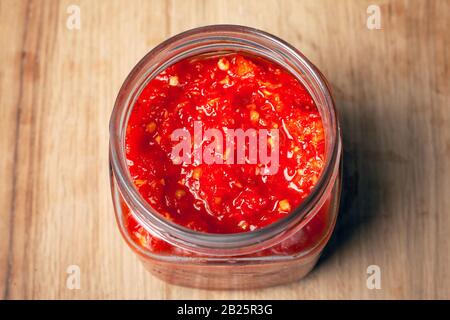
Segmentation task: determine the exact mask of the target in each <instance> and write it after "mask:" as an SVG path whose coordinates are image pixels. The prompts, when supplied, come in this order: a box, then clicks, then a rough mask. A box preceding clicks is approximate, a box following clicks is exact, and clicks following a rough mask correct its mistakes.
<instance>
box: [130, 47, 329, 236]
mask: <svg viewBox="0 0 450 320" xmlns="http://www.w3.org/2000/svg"><path fill="white" fill-rule="evenodd" d="M196 121H200V122H201V124H202V130H203V131H205V130H207V129H211V128H213V129H218V130H219V131H220V132H221V133H222V134H223V136H224V137H226V135H227V132H228V130H229V129H242V130H247V129H256V130H260V129H267V130H271V129H276V130H278V133H279V139H278V141H279V142H278V144H277V146H276V147H277V152H278V154H279V159H278V166H277V171H276V173H275V174H266V173H267V172H266V171H265V170H264V169H265V165H263V164H262V163H260V162H258V163H249V162H248V161H247V162H246V163H243V164H239V163H236V162H237V161H234V163H228V162H227V161H226V160H229V157H230V154H231V155H232V157H236V155H237V153H238V152H237V150H236V149H234V150H228V149H226V148H225V147H224V149H223V152H222V153H219V154H218V155H217V154H216V155H215V156H221V157H223V160H224V161H223V163H222V164H217V163H213V164H207V163H205V162H204V161H203V162H198V161H191V162H190V163H189V164H188V163H181V164H177V163H174V161H173V160H174V158H173V155H172V151H173V148H174V146H175V145H176V144H177V143H178V142H176V141H173V139H171V135H172V133H173V132H174V131H175V130H177V129H180V128H183V129H184V130H187V131H188V132H190V133H191V134H192V136H194V134H193V132H194V122H196ZM258 132H260V131H258ZM324 139H325V136H324V130H323V126H322V120H321V117H320V114H319V111H318V109H317V107H316V105H315V103H314V101H313V99H312V97H311V95H310V94H309V93H308V91H307V90H306V89H305V88H304V86H303V85H302V84H301V83H300V82H299V81H298V80H296V79H295V78H294V76H293V75H291V74H290V73H289V72H287V71H286V70H284V69H283V68H281V67H280V66H278V65H277V64H274V63H272V62H269V61H267V60H264V59H261V58H257V57H251V56H247V55H241V54H239V53H233V54H222V55H218V56H210V57H194V58H189V59H186V60H182V61H180V62H177V63H176V64H174V65H172V66H170V67H169V68H167V69H166V70H164V71H163V72H161V73H160V74H159V75H158V76H157V77H156V78H154V79H153V80H151V81H150V82H149V83H148V84H147V86H146V87H145V88H144V90H143V91H142V93H141V94H140V96H139V97H138V99H137V102H136V104H135V105H134V107H133V110H132V112H131V115H130V118H129V121H128V127H127V133H126V138H125V144H126V156H127V162H128V168H129V171H130V174H131V177H132V178H133V180H134V184H135V186H136V188H137V189H138V190H139V192H140V194H141V195H142V196H143V197H144V198H145V199H146V200H147V202H148V203H149V204H150V205H151V206H152V207H153V208H154V209H155V210H157V211H158V212H159V213H160V214H162V215H163V216H165V217H166V218H167V219H170V220H172V221H174V222H175V223H178V224H180V225H183V226H185V227H187V228H190V229H193V230H196V231H200V232H208V233H222V234H225V233H238V232H247V231H252V230H255V229H259V228H262V227H264V226H267V225H269V224H271V223H273V222H275V221H277V220H279V219H281V218H283V217H285V216H286V215H288V214H289V213H290V212H292V210H293V209H295V208H296V207H297V206H298V205H299V204H300V203H301V202H302V201H303V200H304V199H305V197H306V196H308V194H309V193H310V192H311V190H312V188H313V187H314V185H315V184H316V182H317V180H318V178H319V176H320V174H321V171H322V169H323V166H324V164H325V150H324V146H325V145H324V143H325V140H324ZM205 145H207V141H203V143H202V145H201V146H200V147H204V146H205ZM235 147H236V146H235ZM274 147H275V146H274V145H273V140H271V137H270V136H268V137H267V148H268V150H269V151H270V150H271V148H274ZM193 148H194V146H193ZM201 150H204V149H201ZM216 151H217V150H216ZM249 152H250V151H249V150H248V146H247V149H246V160H248V156H249V154H250V153H249ZM269 153H270V152H269ZM130 219H131V216H130ZM129 225H130V226H131V227H132V228H134V229H142V228H141V227H139V226H138V225H136V223H135V221H129ZM136 236H139V235H136Z"/></svg>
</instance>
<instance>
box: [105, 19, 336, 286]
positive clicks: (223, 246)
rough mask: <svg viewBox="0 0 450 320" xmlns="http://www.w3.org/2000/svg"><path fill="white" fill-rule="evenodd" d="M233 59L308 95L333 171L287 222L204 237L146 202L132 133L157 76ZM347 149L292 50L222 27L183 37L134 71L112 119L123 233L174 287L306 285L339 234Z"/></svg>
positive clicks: (317, 87)
mask: <svg viewBox="0 0 450 320" xmlns="http://www.w3.org/2000/svg"><path fill="white" fill-rule="evenodd" d="M230 51H231V52H235V51H239V52H244V53H246V54H251V55H255V56H260V57H263V58H265V59H268V60H270V61H273V62H275V63H277V64H279V65H280V66H282V67H284V68H285V69H286V70H288V71H289V72H291V73H292V74H293V75H294V76H295V77H296V78H297V79H298V80H299V81H300V82H301V83H302V84H303V85H304V86H305V87H306V89H307V90H308V91H309V93H310V94H311V96H312V97H313V99H314V101H315V103H316V106H317V108H318V110H319V112H320V114H321V117H322V122H323V127H324V131H325V156H326V163H325V167H324V169H323V171H322V174H321V176H320V178H319V180H318V182H317V184H316V185H315V187H314V188H313V189H312V191H311V193H310V194H309V195H308V197H307V198H306V199H305V200H304V201H303V202H302V203H301V205H300V206H299V207H298V208H296V209H295V210H294V211H293V212H292V213H291V214H289V215H287V216H286V217H285V218H283V219H281V220H279V221H277V222H275V223H273V224H270V225H269V226H266V227H264V228H261V229H257V230H254V231H249V232H244V233H237V234H209V233H201V232H196V231H193V230H190V229H187V228H185V227H183V226H180V225H177V224H174V223H172V222H170V221H169V220H167V219H165V218H164V217H162V216H161V215H159V214H158V213H157V212H155V211H154V209H153V208H152V207H151V206H150V205H149V204H148V203H147V202H146V201H145V199H144V198H142V196H141V195H140V194H139V192H138V190H137V189H136V187H135V186H134V183H133V180H132V179H131V176H130V174H129V171H128V167H127V162H126V161H127V160H126V153H125V133H126V128H127V121H128V117H129V115H130V112H131V110H132V108H133V105H134V103H135V101H136V99H137V97H138V96H139V94H140V92H141V91H142V89H143V88H144V87H145V85H146V84H147V83H148V82H149V81H150V80H151V79H153V78H154V77H155V76H156V75H157V74H159V73H160V72H161V71H163V70H164V69H166V68H167V67H168V66H170V65H172V64H173V63H175V62H178V61H180V60H182V59H184V58H187V57H191V56H197V55H200V54H211V53H219V52H220V53H222V52H230ZM341 148H342V147H341V135H340V128H339V123H338V120H337V115H336V110H335V106H334V102H333V99H332V97H331V94H330V90H329V88H328V86H327V83H326V80H325V78H324V77H323V75H322V74H321V73H320V71H319V70H318V69H317V68H316V67H315V66H314V65H312V63H311V62H309V61H308V60H307V59H306V58H305V57H304V56H303V55H302V54H301V53H300V52H299V51H297V50H296V49H295V48H293V47H292V46H291V45H289V44H288V43H286V42H284V41H283V40H280V39H278V38H276V37H274V36H272V35H270V34H268V33H265V32H262V31H259V30H256V29H252V28H248V27H243V26H232V25H215V26H207V27H201V28H197V29H193V30H189V31H186V32H183V33H181V34H179V35H176V36H174V37H172V38H170V39H168V40H166V41H165V42H163V43H162V44H160V45H159V46H157V47H156V48H154V49H153V50H152V51H150V52H149V53H148V54H147V55H146V56H145V57H144V58H143V59H142V60H141V61H140V62H139V63H138V64H137V65H136V66H135V67H134V69H133V70H132V71H131V73H130V74H129V75H128V77H127V79H126V80H125V82H124V84H123V85H122V88H121V89H120V91H119V94H118V97H117V100H116V103H115V106H114V110H113V112H112V115H111V121H110V169H111V190H112V197H113V201H114V207H115V214H116V220H117V223H118V226H119V230H120V232H121V233H122V236H123V238H124V239H125V241H126V243H127V244H128V245H129V246H130V247H131V248H132V249H133V251H134V252H135V253H136V254H137V255H138V256H139V258H140V259H141V260H142V262H143V263H144V265H145V267H146V268H147V269H148V270H149V271H150V272H151V273H153V274H154V275H156V276H157V277H159V278H161V279H163V280H165V281H167V282H169V283H172V284H178V285H182V286H189V287H199V288H210V289H233V288H255V287H264V286H271V285H277V284H281V283H288V282H292V281H295V280H298V279H300V278H302V277H304V276H305V275H306V274H307V273H308V272H309V271H310V270H311V269H312V268H313V267H314V265H315V263H316V262H317V260H318V258H319V256H320V253H321V252H322V250H323V248H324V246H325V245H326V243H327V242H328V240H329V238H330V236H331V233H332V231H333V228H334V226H335V222H336V218H337V211H338V204H339V197H340V182H341V173H340V172H341ZM130 223H132V224H134V228H136V227H138V228H143V230H145V232H146V234H147V236H146V237H145V239H138V238H136V237H135V236H133V234H132V233H131V232H130ZM141 241H145V242H146V243H147V245H146V246H143V245H141V244H142V243H141ZM148 243H151V245H148ZM149 248H150V249H149Z"/></svg>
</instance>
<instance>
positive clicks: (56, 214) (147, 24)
mask: <svg viewBox="0 0 450 320" xmlns="http://www.w3.org/2000/svg"><path fill="white" fill-rule="evenodd" d="M73 4H74V5H78V6H79V8H80V14H81V15H80V17H81V27H80V29H79V30H78V29H70V28H67V25H66V22H67V19H68V17H69V15H70V14H68V12H67V10H68V7H69V6H70V5H73ZM370 4H375V5H378V6H379V8H380V9H381V29H380V30H376V29H375V30H369V29H368V28H367V25H366V21H367V18H368V17H369V14H368V13H367V11H366V10H367V8H368V6H369V5H370ZM70 9H71V8H69V10H70ZM216 23H232V24H243V25H248V26H253V27H256V28H260V29H263V30H266V31H268V32H271V33H273V34H275V35H277V36H279V37H281V38H283V39H285V40H287V41H288V42H290V43H292V44H293V45H295V46H296V47H297V48H299V49H300V50H301V51H302V52H303V53H305V54H306V56H308V57H309V58H310V59H311V60H312V61H313V62H314V63H315V64H316V65H317V66H318V67H319V68H320V69H321V70H322V71H323V73H324V74H325V75H326V77H327V78H328V79H329V81H330V83H331V85H332V89H333V91H334V94H335V96H336V100H337V105H338V107H339V111H340V117H341V120H342V126H343V130H344V143H345V154H344V169H345V174H344V176H345V181H344V194H343V198H342V206H341V212H340V218H339V222H338V228H337V230H336V232H335V235H334V237H333V240H332V242H331V244H330V245H329V246H328V248H327V250H326V253H325V255H324V257H323V258H322V259H321V261H320V263H319V265H318V266H317V268H316V269H315V270H314V271H313V272H312V273H311V274H310V275H309V276H308V277H307V278H306V279H304V280H303V281H299V282H296V283H292V284H290V285H287V286H280V287H275V288H269V289H264V290H253V291H204V290H194V289H188V288H181V287H177V286H172V285H167V284H165V283H163V282H161V281H159V280H158V279H155V278H154V277H152V276H151V275H150V274H148V273H147V272H146V271H145V270H144V269H143V267H142V266H141V264H140V263H139V261H138V260H137V258H136V256H135V255H134V254H133V253H132V252H131V250H130V249H129V248H128V247H126V244H125V243H124V241H123V240H122V239H121V237H120V234H119V232H118V230H117V227H116V225H115V220H114V217H113V208H112V201H111V197H110V188H109V181H108V120H109V116H110V113H111V110H112V107H113V103H114V100H115V97H116V94H117V92H118V90H119V87H120V85H121V84H122V82H123V80H124V78H125V77H126V75H127V74H128V72H129V71H130V70H131V68H132V67H133V66H134V65H135V64H136V62H137V61H138V60H139V59H140V58H141V57H143V56H144V54H145V53H146V52H148V51H149V50H150V49H151V48H153V47H154V46H155V45H157V44H158V43H160V42H161V41H163V40H165V39H166V38H167V37H169V36H171V35H174V34H176V33H178V32H181V31H183V30H186V29H190V28H193V27H196V26H201V25H207V24H216ZM0 27H1V28H0V63H1V69H0V177H1V180H2V181H1V183H0V204H1V207H2V208H3V210H1V211H0V297H2V298H6V299H20V298H25V299H41V298H50V299H53V298H56V299H61V298H69V299H83V298H87V299H99V298H106V299H117V298H137V299H152V298H162V299H175V298H179V299H184V298H186V299H190V298H217V299H244V298H248V299H256V298H258V299H259V298H261V299H309V298H319V299H323V298H332V299H340V298H351V299H359V298H362V299H366V298H375V299H380V298H394V299H405V298H419V299H421V298H427V299H428V298H447V299H448V298H450V272H449V270H450V236H449V233H450V85H449V78H450V36H449V32H450V31H449V30H450V1H446V0H442V1H438V0H436V1H419V0H414V1H400V0H399V1H385V0H369V1H357V0H355V1H344V0H343V1H331V0H330V1H316V0H313V1H262V0H255V1H243V0H223V1H126V0H123V1H116V0H110V1H109V0H96V1H90V0H68V1H50V0H49V1H44V0H43V1H13V0H1V2H0ZM70 265H77V266H79V268H80V276H81V278H80V279H81V288H80V289H79V290H69V289H68V288H67V286H66V279H67V268H68V267H69V266H70ZM369 265H378V266H379V267H380V269H381V289H380V290H369V289H368V288H367V286H366V279H367V277H368V275H367V272H366V269H367V267H368V266H369Z"/></svg>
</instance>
